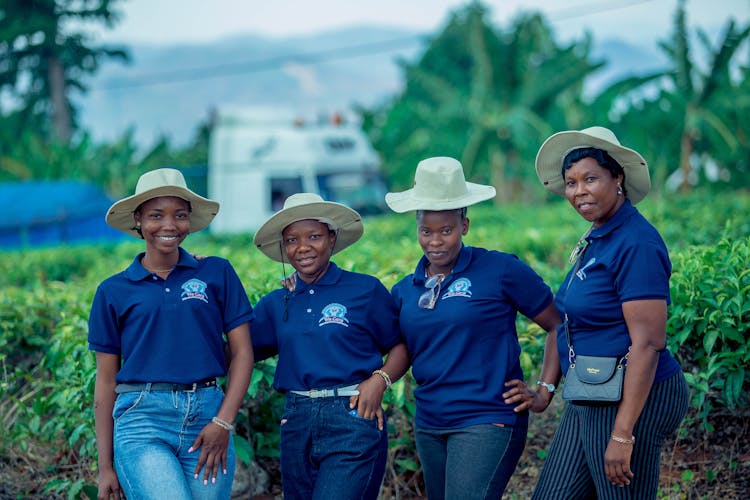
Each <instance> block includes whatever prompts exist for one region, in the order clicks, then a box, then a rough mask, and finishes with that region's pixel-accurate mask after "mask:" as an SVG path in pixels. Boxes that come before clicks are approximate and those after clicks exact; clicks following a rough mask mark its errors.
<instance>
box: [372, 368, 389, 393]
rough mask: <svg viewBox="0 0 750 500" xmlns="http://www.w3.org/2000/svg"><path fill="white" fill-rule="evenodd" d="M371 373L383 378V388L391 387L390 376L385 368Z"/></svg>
mask: <svg viewBox="0 0 750 500" xmlns="http://www.w3.org/2000/svg"><path fill="white" fill-rule="evenodd" d="M372 374H373V375H380V376H381V377H383V380H384V381H385V388H386V389H388V388H390V387H391V376H390V375H388V373H387V372H386V371H385V370H375V371H374V372H372Z"/></svg>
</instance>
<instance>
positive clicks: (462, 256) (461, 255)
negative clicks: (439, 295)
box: [412, 243, 471, 284]
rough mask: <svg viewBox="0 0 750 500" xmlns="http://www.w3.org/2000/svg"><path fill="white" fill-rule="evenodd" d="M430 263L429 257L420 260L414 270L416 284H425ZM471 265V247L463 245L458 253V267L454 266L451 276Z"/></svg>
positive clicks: (423, 256)
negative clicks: (426, 271)
mask: <svg viewBox="0 0 750 500" xmlns="http://www.w3.org/2000/svg"><path fill="white" fill-rule="evenodd" d="M429 263H430V261H429V260H427V256H425V255H422V258H421V259H419V262H417V268H416V269H415V270H414V275H413V277H412V279H413V280H414V283H417V284H421V283H424V281H425V270H426V269H427V265H428V264H429ZM469 263H471V247H467V246H466V245H464V244H463V243H461V250H460V251H459V252H458V258H457V259H456V265H455V266H453V271H451V274H455V273H460V272H463V271H465V270H466V268H467V267H469Z"/></svg>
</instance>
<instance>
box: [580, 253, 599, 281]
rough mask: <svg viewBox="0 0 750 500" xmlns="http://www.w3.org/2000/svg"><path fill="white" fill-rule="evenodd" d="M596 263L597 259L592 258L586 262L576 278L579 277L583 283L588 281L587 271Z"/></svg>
mask: <svg viewBox="0 0 750 500" xmlns="http://www.w3.org/2000/svg"><path fill="white" fill-rule="evenodd" d="M594 262H596V257H591V258H590V259H589V260H588V262H586V263H585V264H584V265H583V267H582V268H580V269H579V270H578V271H577V272H576V276H578V279H579V280H581V281H583V280H585V279H586V269H588V268H589V267H591V266H593V265H594Z"/></svg>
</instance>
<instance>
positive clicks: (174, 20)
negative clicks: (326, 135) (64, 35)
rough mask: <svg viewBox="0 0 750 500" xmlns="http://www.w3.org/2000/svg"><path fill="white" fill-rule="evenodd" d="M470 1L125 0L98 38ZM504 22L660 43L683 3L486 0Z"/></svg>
mask: <svg viewBox="0 0 750 500" xmlns="http://www.w3.org/2000/svg"><path fill="white" fill-rule="evenodd" d="M465 3H467V2H466V1H465V0H125V1H123V2H122V3H121V5H120V8H121V10H122V12H123V14H124V15H123V19H122V20H121V22H120V23H119V24H118V25H117V27H116V28H115V29H114V30H112V31H109V32H105V33H101V34H100V35H98V36H99V37H100V40H102V41H108V42H115V41H117V42H125V43H134V42H145V43H153V44H172V43H181V42H195V43H200V42H202V41H209V40H216V39H219V38H223V37H226V36H231V35H237V34H248V33H254V34H258V35H271V36H290V35H291V36H293V35H302V34H310V33H314V32H318V31H323V30H327V29H331V28H339V27H343V26H349V25H352V24H380V25H390V26H400V27H407V28H414V29H418V30H423V31H425V32H430V31H435V30H437V29H439V28H440V27H441V26H442V25H443V24H444V22H445V21H446V19H447V15H448V14H449V13H450V11H452V10H455V9H456V8H458V7H460V6H462V5H464V4H465ZM483 3H484V5H486V6H488V7H489V8H490V9H491V13H492V18H493V21H494V22H495V24H496V25H498V26H508V24H509V21H510V20H511V19H512V17H513V15H515V14H517V13H518V12H519V11H520V10H530V9H534V10H542V11H543V12H544V13H545V14H546V16H547V18H548V19H549V20H550V22H551V23H552V26H553V28H554V29H555V31H556V32H557V33H558V35H559V36H560V37H562V38H564V39H566V38H570V37H580V35H581V34H582V33H583V31H584V30H589V31H591V32H592V33H593V34H594V36H595V38H597V39H600V40H601V39H603V38H608V35H615V34H616V36H618V37H619V38H624V39H626V40H628V41H631V42H635V43H639V44H642V45H653V42H654V40H656V39H662V38H664V37H665V36H666V35H667V34H668V33H669V32H670V31H671V27H672V18H673V13H674V10H675V6H676V5H677V0H484V1H483ZM687 6H688V22H689V24H690V26H701V27H703V28H705V29H706V30H707V31H709V32H710V33H715V32H716V31H717V29H718V28H720V27H722V26H723V25H724V23H725V21H726V20H727V19H728V18H729V17H730V16H734V17H735V19H737V20H739V21H741V22H743V23H746V22H747V21H748V20H749V19H750V0H688V2H687Z"/></svg>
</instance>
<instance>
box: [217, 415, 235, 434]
mask: <svg viewBox="0 0 750 500" xmlns="http://www.w3.org/2000/svg"><path fill="white" fill-rule="evenodd" d="M211 422H213V423H215V424H216V425H218V426H219V427H221V428H222V429H226V430H228V431H229V432H234V425H233V424H230V423H229V422H227V421H226V420H222V419H220V418H219V417H213V418H212V419H211Z"/></svg>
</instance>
